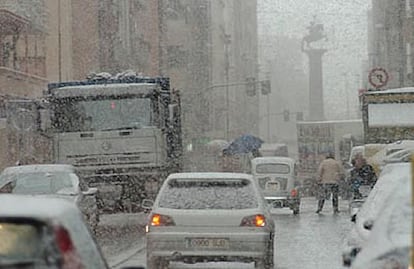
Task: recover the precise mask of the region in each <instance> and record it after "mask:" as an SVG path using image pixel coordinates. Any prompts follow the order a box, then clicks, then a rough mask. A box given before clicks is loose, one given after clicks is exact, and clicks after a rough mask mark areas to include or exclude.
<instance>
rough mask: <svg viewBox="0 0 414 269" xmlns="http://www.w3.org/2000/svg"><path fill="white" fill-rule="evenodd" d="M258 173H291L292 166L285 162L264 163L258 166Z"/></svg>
mask: <svg viewBox="0 0 414 269" xmlns="http://www.w3.org/2000/svg"><path fill="white" fill-rule="evenodd" d="M256 173H257V174H289V173H290V166H289V165H288V164H284V163H264V164H258V165H257V166H256Z"/></svg>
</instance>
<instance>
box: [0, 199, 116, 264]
mask: <svg viewBox="0 0 414 269" xmlns="http://www.w3.org/2000/svg"><path fill="white" fill-rule="evenodd" d="M0 205H1V206H0V238H1V240H0V268H42V269H44V268H54V269H55V268H56V269H67V268H76V269H79V268H88V269H94V268H96V269H102V268H108V266H107V264H106V262H105V260H104V258H103V256H102V254H101V252H100V250H99V248H98V246H97V245H96V243H95V241H94V239H93V237H92V236H91V234H90V232H89V229H88V227H87V225H86V224H85V222H84V220H83V217H82V215H81V212H80V211H79V209H78V208H77V207H76V206H75V205H74V204H73V203H70V202H68V201H65V200H63V199H57V198H50V197H38V196H28V195H10V194H3V195H0Z"/></svg>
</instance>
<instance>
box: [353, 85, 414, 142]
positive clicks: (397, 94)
mask: <svg viewBox="0 0 414 269" xmlns="http://www.w3.org/2000/svg"><path fill="white" fill-rule="evenodd" d="M361 105H362V120H363V123H364V140H365V143H366V144H368V143H391V142H396V141H399V140H412V139H414V88H413V87H411V88H396V89H388V90H377V91H368V92H365V93H364V94H363V95H362V96H361Z"/></svg>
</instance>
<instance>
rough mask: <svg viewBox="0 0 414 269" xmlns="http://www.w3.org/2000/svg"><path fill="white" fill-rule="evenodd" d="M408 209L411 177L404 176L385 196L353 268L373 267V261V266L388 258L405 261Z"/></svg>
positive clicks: (410, 236)
mask: <svg viewBox="0 0 414 269" xmlns="http://www.w3.org/2000/svg"><path fill="white" fill-rule="evenodd" d="M407 176H408V175H407ZM408 178H410V176H408ZM412 213H413V209H412V204H411V180H406V181H405V182H400V184H398V185H397V186H396V188H395V189H394V192H393V193H392V195H391V196H390V197H389V203H387V204H386V206H385V207H384V210H383V211H382V213H381V215H380V216H379V218H378V219H377V220H376V221H375V222H374V226H373V229H372V232H371V234H370V237H369V240H368V241H367V242H366V243H365V244H364V245H363V247H362V251H361V253H359V254H358V256H357V258H356V260H355V263H354V266H353V268H373V267H372V265H373V264H375V265H376V266H377V265H379V263H381V262H385V261H387V260H388V261H390V259H391V258H393V259H399V261H401V263H402V264H405V263H407V264H408V260H409V255H408V253H409V251H406V250H407V249H409V248H410V247H411V238H412V229H411V228H412V227H411V224H412Z"/></svg>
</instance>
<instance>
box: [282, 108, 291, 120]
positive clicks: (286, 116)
mask: <svg viewBox="0 0 414 269" xmlns="http://www.w3.org/2000/svg"><path fill="white" fill-rule="evenodd" d="M289 114H290V113H289V109H285V110H283V120H284V121H289V116H290V115H289Z"/></svg>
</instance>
